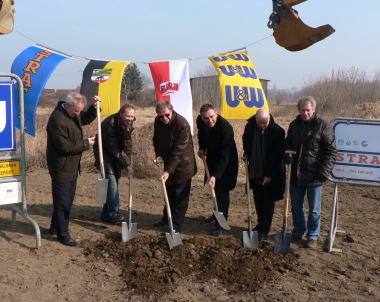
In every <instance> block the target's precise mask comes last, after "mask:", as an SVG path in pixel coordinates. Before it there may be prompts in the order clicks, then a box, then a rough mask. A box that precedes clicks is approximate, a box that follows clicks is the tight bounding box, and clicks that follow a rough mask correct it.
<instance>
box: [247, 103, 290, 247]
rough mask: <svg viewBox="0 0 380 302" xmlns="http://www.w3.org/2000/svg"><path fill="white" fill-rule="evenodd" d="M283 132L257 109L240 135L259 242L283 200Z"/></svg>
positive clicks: (266, 233)
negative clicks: (255, 214)
mask: <svg viewBox="0 0 380 302" xmlns="http://www.w3.org/2000/svg"><path fill="white" fill-rule="evenodd" d="M284 140H285V130H284V129H282V128H281V127H280V126H279V125H278V124H276V123H275V121H274V119H273V116H272V115H271V114H270V113H269V111H268V110H267V109H259V110H257V112H256V114H255V115H254V116H252V117H250V118H249V119H248V123H247V125H246V126H245V129H244V133H243V150H244V154H243V157H244V159H245V160H247V161H248V173H249V182H250V185H251V188H252V190H253V196H254V202H255V208H256V213H257V225H256V226H255V227H254V229H253V230H254V231H257V232H258V234H259V240H266V239H267V237H268V233H269V231H270V228H271V225H272V219H273V213H274V208H275V202H276V201H278V200H280V199H283V197H284V188H285V168H284V162H283V154H284Z"/></svg>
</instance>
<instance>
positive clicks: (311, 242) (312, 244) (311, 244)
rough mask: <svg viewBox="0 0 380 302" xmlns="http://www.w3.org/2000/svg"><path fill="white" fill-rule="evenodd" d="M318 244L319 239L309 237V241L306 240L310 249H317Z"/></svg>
mask: <svg viewBox="0 0 380 302" xmlns="http://www.w3.org/2000/svg"><path fill="white" fill-rule="evenodd" d="M317 245H318V242H317V240H314V239H309V240H308V241H307V242H306V247H308V248H310V249H315V248H316V247H317Z"/></svg>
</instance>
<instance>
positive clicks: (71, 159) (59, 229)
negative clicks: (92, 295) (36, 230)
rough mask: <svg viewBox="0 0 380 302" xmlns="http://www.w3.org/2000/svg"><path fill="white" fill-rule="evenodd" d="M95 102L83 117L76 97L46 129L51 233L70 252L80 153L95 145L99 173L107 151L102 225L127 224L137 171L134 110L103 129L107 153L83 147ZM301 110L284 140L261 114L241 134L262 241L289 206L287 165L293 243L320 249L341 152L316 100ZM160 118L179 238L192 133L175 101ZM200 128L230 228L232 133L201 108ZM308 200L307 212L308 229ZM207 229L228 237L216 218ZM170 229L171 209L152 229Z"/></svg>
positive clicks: (159, 138) (156, 140)
mask: <svg viewBox="0 0 380 302" xmlns="http://www.w3.org/2000/svg"><path fill="white" fill-rule="evenodd" d="M92 101H93V104H92V106H89V108H88V110H87V112H83V111H82V110H83V108H84V106H85V102H86V101H85V97H84V96H82V95H81V94H79V93H75V92H74V93H71V94H69V95H68V97H67V99H66V101H65V102H59V103H58V106H57V108H56V109H55V110H54V111H53V113H52V115H51V117H50V119H49V122H48V125H47V133H48V142H47V161H48V167H49V173H50V175H51V178H52V195H53V215H52V220H51V227H50V232H51V233H52V234H53V233H56V234H57V239H58V241H59V242H61V243H62V244H65V245H68V246H76V245H78V243H77V241H75V240H74V239H72V238H71V236H70V230H69V229H68V224H69V216H70V209H71V206H72V203H73V200H74V196H75V188H76V180H77V176H78V173H80V158H81V154H82V152H83V151H85V150H88V149H89V146H90V145H92V146H94V154H95V158H96V166H97V167H98V168H99V158H98V148H100V147H102V150H103V154H104V166H105V174H106V178H107V179H108V181H109V185H108V191H107V201H106V203H105V205H104V206H103V209H102V213H101V220H102V221H104V222H108V223H112V224H117V223H120V222H121V221H123V220H124V217H123V216H122V215H121V214H120V211H119V193H118V185H119V179H120V177H121V171H122V170H123V169H126V171H127V175H128V177H131V176H132V175H133V169H132V168H131V167H130V166H129V164H128V162H127V160H126V159H125V157H124V156H123V153H124V154H125V155H127V157H129V156H131V153H132V138H131V133H132V131H133V126H132V125H133V122H134V121H135V112H136V110H135V108H134V106H133V105H130V104H126V105H124V106H123V107H122V108H121V109H120V111H119V112H117V113H115V114H113V115H111V116H109V117H107V118H106V119H105V120H104V121H103V122H102V124H101V130H102V131H101V132H102V146H98V140H97V138H96V137H89V138H87V139H83V131H82V125H87V124H89V123H91V122H92V121H93V120H94V119H95V117H96V110H95V106H98V102H100V101H101V99H100V98H99V97H98V96H95V97H94V98H93V100H92ZM297 109H298V112H299V115H298V116H297V117H296V119H295V120H294V121H293V122H291V124H290V126H289V129H288V133H287V135H286V137H285V130H284V129H283V128H281V127H280V126H279V125H278V124H276V123H275V121H274V118H273V116H272V115H271V114H270V113H269V111H268V110H266V109H259V110H258V111H257V112H256V114H255V115H254V116H252V117H251V118H249V119H248V122H247V124H246V126H245V130H244V134H243V152H244V153H243V158H244V160H245V161H246V162H247V163H248V173H249V181H250V186H251V188H252V190H253V194H254V203H255V208H256V213H257V225H256V226H255V227H254V231H257V232H258V234H259V240H266V239H267V237H268V233H269V231H270V229H271V225H272V219H273V213H274V209H275V202H276V201H278V200H281V199H283V195H284V190H285V178H286V173H285V163H286V164H289V165H291V170H292V173H291V185H290V196H291V205H292V214H293V231H292V234H293V238H294V240H302V238H303V236H305V235H306V237H307V242H306V246H307V247H309V248H315V247H317V239H318V236H319V231H320V220H321V194H322V185H323V184H324V183H325V182H326V180H327V179H328V176H329V173H330V172H331V170H332V168H333V166H334V164H335V160H336V153H337V152H336V147H335V137H334V133H333V131H332V128H331V126H330V125H329V123H328V122H326V121H325V120H323V119H321V118H319V117H318V116H317V114H316V102H315V100H314V99H313V98H312V97H303V98H300V99H299V100H298V102H297ZM156 113H157V116H156V118H155V120H154V135H153V147H154V152H155V155H156V163H157V165H162V166H163V174H162V175H161V178H162V179H163V180H164V181H165V187H166V190H167V195H168V200H169V206H170V210H171V213H172V222H173V228H174V230H175V232H181V231H182V227H183V223H184V219H185V215H186V211H187V208H188V205H189V197H190V190H191V180H192V177H193V176H194V175H195V174H196V173H197V166H196V160H195V153H194V145H193V138H192V133H191V127H190V125H189V123H188V121H187V120H186V119H185V118H184V117H183V116H181V115H180V114H178V113H177V112H176V111H175V110H174V108H173V106H172V104H171V103H170V102H169V101H161V102H159V103H157V106H156ZM196 125H197V129H198V133H197V136H198V141H199V150H198V156H199V157H200V158H202V159H205V162H206V164H207V166H208V169H209V174H210V177H207V176H206V175H205V179H204V183H205V185H207V186H211V187H213V189H214V190H215V195H216V200H217V204H218V209H219V212H222V213H223V215H224V217H225V218H226V220H227V219H228V211H229V205H230V191H231V190H233V189H234V188H235V186H236V182H237V176H238V166H239V160H238V152H237V148H236V144H235V137H234V131H233V127H232V126H231V124H230V123H229V122H228V121H227V120H226V119H224V118H223V117H222V116H220V115H218V113H217V110H215V109H214V107H213V106H212V105H211V104H205V105H203V106H202V107H201V108H200V114H199V116H198V117H197V120H196ZM285 150H291V151H295V152H296V154H295V155H294V156H291V155H286V156H285V155H284V154H285V152H284V151H285ZM248 193H249V192H248ZM305 195H307V200H308V204H309V215H308V219H307V222H306V215H305V210H304V198H305ZM204 221H205V222H209V223H211V222H214V221H215V229H214V230H213V232H212V234H213V235H214V236H219V235H221V234H222V232H223V231H222V228H221V226H220V225H219V223H218V221H217V219H216V218H215V216H214V215H211V216H210V217H207V218H205V219H204ZM167 224H168V215H167V209H166V208H165V207H164V209H163V217H162V219H161V220H160V221H157V222H156V223H154V225H155V226H157V227H159V226H164V225H167ZM306 231H307V233H306Z"/></svg>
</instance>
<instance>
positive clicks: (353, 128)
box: [331, 122, 380, 182]
mask: <svg viewBox="0 0 380 302" xmlns="http://www.w3.org/2000/svg"><path fill="white" fill-rule="evenodd" d="M334 133H335V140H336V147H337V151H338V155H337V160H336V163H335V166H334V169H333V170H332V171H331V174H332V176H333V177H334V178H336V179H343V178H345V179H347V180H358V181H372V182H380V139H379V133H380V124H368V123H353V122H350V123H346V122H339V123H336V124H335V125H334Z"/></svg>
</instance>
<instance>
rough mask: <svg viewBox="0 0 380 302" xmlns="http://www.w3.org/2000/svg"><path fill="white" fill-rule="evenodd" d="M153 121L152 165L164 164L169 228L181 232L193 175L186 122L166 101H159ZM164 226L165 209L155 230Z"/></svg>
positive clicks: (191, 140) (193, 169) (192, 153)
mask: <svg viewBox="0 0 380 302" xmlns="http://www.w3.org/2000/svg"><path fill="white" fill-rule="evenodd" d="M156 113H157V116H156V118H155V120H154V136H153V147H154V152H155V154H156V163H157V164H161V163H163V164H164V173H163V174H162V176H161V178H163V179H164V180H165V186H166V190H167V193H168V199H169V205H170V210H171V213H172V215H173V227H174V229H175V231H176V232H179V233H180V232H181V231H182V225H183V222H184V220H185V214H186V211H187V208H188V205H189V198H190V188H191V178H192V177H193V176H194V175H195V173H197V166H196V162H195V155H194V146H193V138H192V136H191V129H190V125H189V123H188V122H187V120H186V119H185V118H184V117H183V116H181V115H179V114H178V113H177V112H175V111H174V110H173V106H172V104H170V102H169V101H166V100H164V101H161V102H159V103H157V106H156ZM166 224H168V216H167V211H166V208H164V210H163V217H162V219H161V220H160V221H158V222H156V223H155V224H154V225H155V226H163V225H166Z"/></svg>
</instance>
